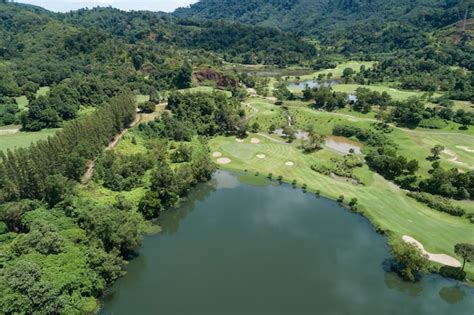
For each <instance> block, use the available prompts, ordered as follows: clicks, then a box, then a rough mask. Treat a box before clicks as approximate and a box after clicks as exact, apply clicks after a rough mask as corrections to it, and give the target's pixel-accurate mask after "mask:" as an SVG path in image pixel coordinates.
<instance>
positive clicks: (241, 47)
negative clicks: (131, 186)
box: [0, 3, 316, 131]
mask: <svg viewBox="0 0 474 315" xmlns="http://www.w3.org/2000/svg"><path fill="white" fill-rule="evenodd" d="M0 6H1V10H0V57H1V58H2V62H1V63H0V71H1V72H2V76H1V77H0V93H1V94H2V97H1V98H0V104H2V110H1V111H0V123H2V124H3V125H7V124H11V123H21V124H22V127H23V129H25V130H31V131H37V130H41V129H43V128H53V127H59V126H61V125H62V122H64V121H68V120H71V119H74V118H76V117H77V116H78V113H79V110H80V109H81V108H87V107H100V106H101V105H103V104H105V103H107V101H109V100H110V98H111V97H113V96H115V95H118V94H120V93H123V92H125V91H128V90H130V91H133V92H134V93H135V94H148V95H152V96H153V100H156V99H157V98H159V95H158V91H159V90H170V89H175V88H187V87H191V75H192V71H193V69H192V65H195V66H200V65H219V64H221V63H222V62H224V61H228V62H252V63H268V64H278V65H280V66H285V65H289V64H299V63H305V62H307V61H308V60H310V59H311V58H312V57H313V56H314V55H315V54H316V49H315V48H314V47H313V46H312V45H310V44H308V43H306V42H304V41H303V40H302V39H300V38H298V37H294V36H292V35H289V34H285V33H282V32H280V31H277V30H274V29H268V28H253V27H249V26H243V25H238V24H233V23H224V22H216V23H214V22H205V23H195V22H187V21H182V20H173V21H170V20H169V17H167V16H164V15H163V14H158V13H151V12H133V13H126V12H123V11H120V10H116V9H112V8H97V9H93V10H79V11H75V12H71V13H68V14H52V13H49V12H47V11H45V10H42V9H40V8H36V7H31V6H23V5H14V4H5V3H0ZM216 38H219V39H220V40H219V41H216V40H215V39H216ZM43 86H48V87H50V91H49V93H48V94H47V95H44V96H42V97H38V98H36V97H35V93H36V91H37V90H38V88H40V87H43ZM20 95H26V97H27V98H28V100H29V111H27V112H24V111H22V109H21V108H19V107H18V106H17V105H16V104H15V102H13V99H12V97H16V96H20Z"/></svg>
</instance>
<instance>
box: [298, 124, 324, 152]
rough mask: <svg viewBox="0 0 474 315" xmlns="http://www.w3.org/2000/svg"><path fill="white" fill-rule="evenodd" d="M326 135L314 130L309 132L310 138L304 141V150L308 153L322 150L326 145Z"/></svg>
mask: <svg viewBox="0 0 474 315" xmlns="http://www.w3.org/2000/svg"><path fill="white" fill-rule="evenodd" d="M324 140H325V137H324V136H323V135H320V134H318V133H316V132H314V131H313V130H311V131H310V132H309V133H308V140H306V141H304V142H303V150H304V151H305V152H306V153H311V152H314V151H316V150H321V149H322V148H323V145H324Z"/></svg>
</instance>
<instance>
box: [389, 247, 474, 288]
mask: <svg viewBox="0 0 474 315" xmlns="http://www.w3.org/2000/svg"><path fill="white" fill-rule="evenodd" d="M390 252H391V253H392V255H393V257H394V260H395V262H396V264H394V265H393V266H392V268H393V269H394V270H395V271H396V272H398V274H399V275H400V276H402V277H403V278H404V279H405V280H407V281H411V282H415V281H418V280H420V279H421V276H422V274H423V273H426V272H428V271H429V270H430V269H431V267H430V262H429V260H428V256H427V255H426V254H424V253H423V252H422V251H421V250H420V249H419V248H418V247H417V246H416V245H414V244H410V243H407V242H404V241H395V240H393V239H392V240H391V241H390ZM454 252H455V253H456V255H458V256H459V257H461V258H462V261H463V262H462V265H461V267H451V266H441V267H440V268H439V271H438V272H439V274H440V275H442V276H443V277H447V278H453V279H456V280H459V281H463V280H465V278H466V272H465V271H464V268H465V266H466V263H471V262H474V245H473V244H467V243H459V244H456V245H455V246H454Z"/></svg>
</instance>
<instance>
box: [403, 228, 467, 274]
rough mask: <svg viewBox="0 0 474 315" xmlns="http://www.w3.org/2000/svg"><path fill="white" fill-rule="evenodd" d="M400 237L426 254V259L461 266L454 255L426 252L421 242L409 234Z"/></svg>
mask: <svg viewBox="0 0 474 315" xmlns="http://www.w3.org/2000/svg"><path fill="white" fill-rule="evenodd" d="M402 239H403V241H404V242H405V243H408V244H412V245H415V246H416V247H418V248H419V249H420V250H421V252H422V253H423V254H425V255H427V256H428V259H429V260H431V261H434V262H437V263H440V264H443V265H446V266H451V267H461V263H460V262H459V261H458V260H457V259H456V258H454V257H451V256H449V255H445V254H432V253H429V252H427V251H426V250H425V247H424V246H423V244H421V243H420V242H418V241H417V240H415V239H414V238H413V237H411V236H408V235H403V237H402Z"/></svg>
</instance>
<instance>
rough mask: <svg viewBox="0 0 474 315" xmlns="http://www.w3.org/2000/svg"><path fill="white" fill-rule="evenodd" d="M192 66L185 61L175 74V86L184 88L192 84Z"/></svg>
mask: <svg viewBox="0 0 474 315" xmlns="http://www.w3.org/2000/svg"><path fill="white" fill-rule="evenodd" d="M192 74H193V68H192V67H191V65H190V64H189V63H187V62H185V63H184V64H183V65H182V66H181V68H180V69H179V71H178V74H177V75H176V87H177V88H178V89H186V88H190V87H191V86H192V83H193V82H192V78H191V76H192Z"/></svg>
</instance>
